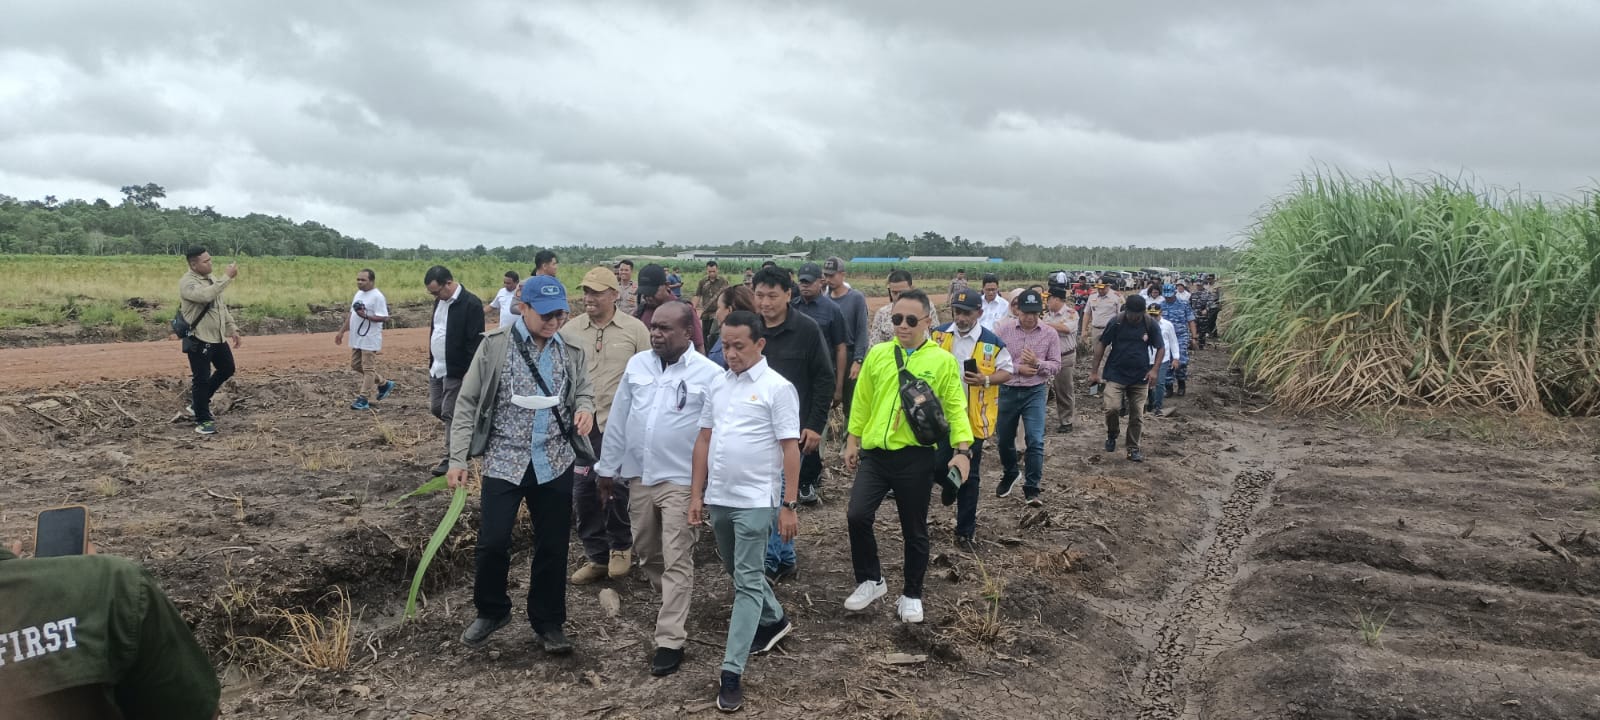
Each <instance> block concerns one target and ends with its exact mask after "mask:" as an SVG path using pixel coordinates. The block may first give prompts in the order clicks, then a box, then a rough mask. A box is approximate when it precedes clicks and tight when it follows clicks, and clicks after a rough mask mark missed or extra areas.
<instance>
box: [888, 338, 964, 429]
mask: <svg viewBox="0 0 1600 720" xmlns="http://www.w3.org/2000/svg"><path fill="white" fill-rule="evenodd" d="M894 362H895V364H896V365H898V366H899V367H900V409H901V410H902V411H903V412H905V414H906V424H908V425H910V426H911V434H912V435H913V436H915V437H916V438H917V443H918V444H920V445H938V444H939V443H940V442H942V441H948V440H949V439H950V421H949V419H947V418H945V416H944V406H943V405H940V404H939V396H938V395H935V394H934V393H933V388H931V387H928V383H927V382H925V381H923V379H922V378H919V377H917V376H915V375H912V374H911V371H910V370H907V369H906V358H905V349H904V348H901V347H900V345H899V343H896V344H895V347H894Z"/></svg>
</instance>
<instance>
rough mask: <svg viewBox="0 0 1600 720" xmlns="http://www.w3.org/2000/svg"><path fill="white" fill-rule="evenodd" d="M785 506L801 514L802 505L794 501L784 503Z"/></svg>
mask: <svg viewBox="0 0 1600 720" xmlns="http://www.w3.org/2000/svg"><path fill="white" fill-rule="evenodd" d="M783 506H784V507H786V508H789V509H790V510H793V511H795V512H800V503H797V502H794V501H792V500H791V501H789V502H785V503H783Z"/></svg>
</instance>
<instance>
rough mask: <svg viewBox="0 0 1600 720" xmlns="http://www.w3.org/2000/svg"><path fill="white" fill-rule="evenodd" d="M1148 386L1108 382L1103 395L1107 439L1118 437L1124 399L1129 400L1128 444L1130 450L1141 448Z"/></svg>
mask: <svg viewBox="0 0 1600 720" xmlns="http://www.w3.org/2000/svg"><path fill="white" fill-rule="evenodd" d="M1146 389H1147V386H1146V385H1145V383H1139V384H1137V385H1123V384H1122V383H1114V382H1109V381H1108V382H1106V391H1105V394H1104V395H1102V396H1101V397H1103V398H1104V399H1105V410H1106V437H1107V438H1115V437H1116V436H1117V426H1118V424H1119V423H1118V422H1117V421H1118V420H1120V419H1122V399H1123V398H1124V397H1126V398H1127V399H1128V442H1127V445H1126V447H1127V448H1128V449H1129V450H1136V449H1138V447H1139V437H1140V436H1141V435H1143V434H1144V403H1145V399H1146V398H1145V395H1146Z"/></svg>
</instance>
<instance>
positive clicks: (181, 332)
mask: <svg viewBox="0 0 1600 720" xmlns="http://www.w3.org/2000/svg"><path fill="white" fill-rule="evenodd" d="M213 304H215V303H206V306H205V307H203V308H201V309H200V314H199V315H198V316H197V317H195V319H194V322H193V323H191V322H189V321H188V320H185V319H184V317H183V302H182V301H179V302H178V312H177V313H176V314H174V315H173V316H172V334H174V335H177V336H178V339H179V340H181V341H182V342H183V352H184V354H186V355H187V354H190V353H196V352H200V351H201V350H204V349H206V344H205V343H203V342H201V341H200V338H197V337H195V336H194V327H195V326H196V325H199V324H200V321H201V320H204V319H205V318H206V313H208V312H211V306H212V305H213Z"/></svg>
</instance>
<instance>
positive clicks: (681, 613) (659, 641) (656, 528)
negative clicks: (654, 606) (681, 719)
mask: <svg viewBox="0 0 1600 720" xmlns="http://www.w3.org/2000/svg"><path fill="white" fill-rule="evenodd" d="M623 479H625V480H626V481H627V483H628V519H629V520H630V521H631V522H630V523H629V524H630V525H632V526H633V554H634V556H635V557H637V558H639V564H640V565H641V566H643V567H644V574H645V577H648V578H650V587H652V588H655V590H656V592H658V593H660V594H661V611H660V612H658V613H656V633H655V641H656V647H664V648H672V649H674V650H681V649H683V645H684V643H686V642H688V640H689V633H688V630H687V629H686V625H687V624H688V622H689V598H690V596H691V595H692V593H693V592H694V531H693V529H692V528H690V527H689V488H688V487H687V486H684V485H674V484H672V483H661V484H658V485H645V484H644V483H642V482H641V481H640V480H639V478H619V480H623Z"/></svg>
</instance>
